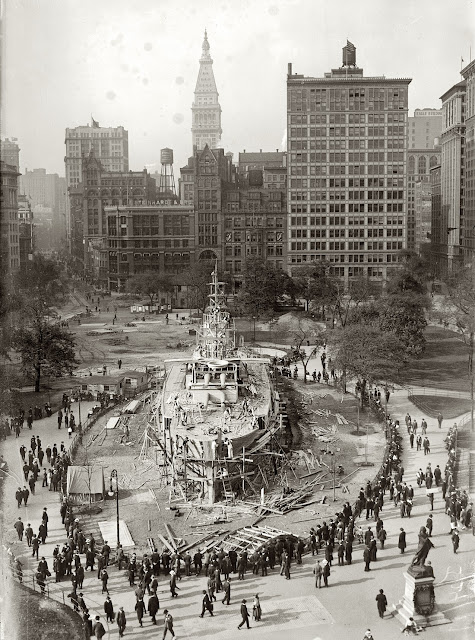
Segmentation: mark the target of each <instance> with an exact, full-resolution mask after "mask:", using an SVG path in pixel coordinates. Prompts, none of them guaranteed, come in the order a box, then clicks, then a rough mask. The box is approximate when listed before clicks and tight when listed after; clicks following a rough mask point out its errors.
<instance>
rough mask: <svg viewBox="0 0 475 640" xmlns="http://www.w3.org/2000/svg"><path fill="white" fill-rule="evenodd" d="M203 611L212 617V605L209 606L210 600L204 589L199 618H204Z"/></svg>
mask: <svg viewBox="0 0 475 640" xmlns="http://www.w3.org/2000/svg"><path fill="white" fill-rule="evenodd" d="M205 611H209V612H210V614H211V615H212V616H214V613H213V605H212V604H211V600H210V598H209V595H208V592H207V591H206V590H205V589H203V604H202V607H201V614H200V618H202V617H203V616H204V614H205Z"/></svg>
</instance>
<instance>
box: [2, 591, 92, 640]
mask: <svg viewBox="0 0 475 640" xmlns="http://www.w3.org/2000/svg"><path fill="white" fill-rule="evenodd" d="M9 593H10V596H11V604H10V613H11V614H12V616H11V620H10V622H9V624H10V625H12V627H14V623H15V622H16V623H17V624H18V635H17V636H16V637H18V638H25V640H29V639H30V638H31V639H33V638H34V639H35V640H53V638H54V640H71V638H75V639H77V640H83V639H85V638H86V637H87V634H86V633H85V631H84V627H83V624H82V620H81V618H80V617H79V615H78V614H77V613H74V611H73V610H72V609H71V608H70V607H68V606H67V605H63V604H59V602H56V601H55V600H50V599H48V598H45V597H44V596H40V595H39V594H38V593H36V592H34V591H31V590H30V589H27V588H26V587H23V586H21V585H19V584H18V583H16V582H13V581H12V583H11V584H10V586H9ZM12 627H10V633H12V635H11V636H10V637H15V629H14V628H12Z"/></svg>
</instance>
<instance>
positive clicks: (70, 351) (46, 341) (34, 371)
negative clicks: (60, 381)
mask: <svg viewBox="0 0 475 640" xmlns="http://www.w3.org/2000/svg"><path fill="white" fill-rule="evenodd" d="M74 347H75V342H74V338H73V336H72V334H71V333H69V331H67V330H65V329H64V328H63V327H61V326H60V325H59V324H58V323H57V322H53V321H51V320H49V319H48V318H45V317H44V316H43V315H41V314H38V315H37V316H36V317H34V318H32V320H30V322H28V323H26V324H25V326H23V327H20V328H19V329H17V330H16V331H15V332H14V333H13V336H12V348H13V350H14V351H16V352H17V353H18V354H19V355H20V358H21V367H22V371H23V373H24V374H25V375H27V376H29V377H32V378H33V379H34V381H35V392H37V393H38V392H39V390H40V385H41V380H42V378H43V377H44V376H54V377H60V376H61V375H63V374H64V373H67V374H69V375H71V374H72V372H73V369H74V367H75V365H76V364H78V362H77V360H76V357H75V351H74Z"/></svg>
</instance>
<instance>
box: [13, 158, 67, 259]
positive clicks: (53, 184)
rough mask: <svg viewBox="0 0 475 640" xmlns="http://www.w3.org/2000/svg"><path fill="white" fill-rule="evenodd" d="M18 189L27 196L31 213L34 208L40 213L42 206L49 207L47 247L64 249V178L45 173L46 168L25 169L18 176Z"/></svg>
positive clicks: (65, 195)
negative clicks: (50, 225)
mask: <svg viewBox="0 0 475 640" xmlns="http://www.w3.org/2000/svg"><path fill="white" fill-rule="evenodd" d="M20 190H21V192H22V193H24V194H25V195H26V196H27V197H28V199H29V201H30V203H31V207H32V210H33V214H34V213H35V210H36V211H37V212H38V213H40V211H41V210H43V209H44V208H47V209H51V213H52V234H51V236H50V238H49V240H50V244H51V246H50V247H49V248H50V249H56V250H61V249H64V247H65V241H66V211H67V202H68V192H67V185H66V179H65V178H62V177H60V176H58V174H57V173H46V169H33V170H32V171H29V170H28V169H26V170H25V173H24V174H23V175H22V176H21V177H20Z"/></svg>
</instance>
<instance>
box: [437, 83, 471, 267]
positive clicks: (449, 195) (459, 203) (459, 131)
mask: <svg viewBox="0 0 475 640" xmlns="http://www.w3.org/2000/svg"><path fill="white" fill-rule="evenodd" d="M441 100H442V133H441V136H440V145H441V152H440V209H439V214H438V216H435V215H433V217H432V221H433V226H434V228H433V231H432V232H431V233H432V237H431V253H432V260H433V264H434V265H435V266H436V269H437V275H438V276H441V277H443V276H444V275H446V274H447V273H450V272H451V271H452V270H453V269H454V267H456V265H458V264H460V263H461V261H462V253H461V249H460V247H461V237H462V236H463V234H462V230H463V229H464V228H465V102H466V82H465V80H462V81H461V82H458V83H457V84H455V85H454V86H453V87H451V88H450V89H449V90H448V91H446V92H445V93H444V94H443V95H442V96H441Z"/></svg>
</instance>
